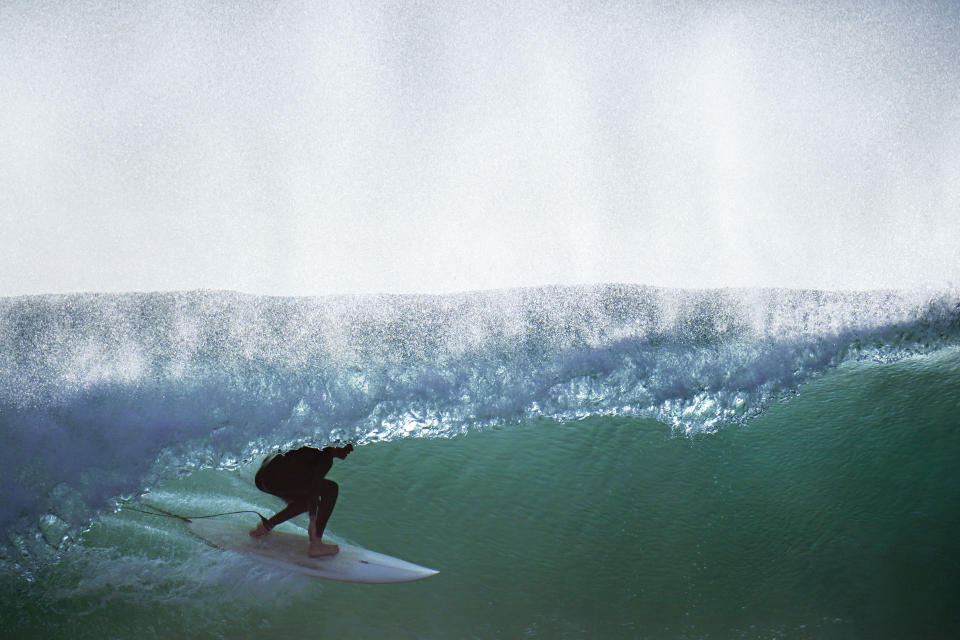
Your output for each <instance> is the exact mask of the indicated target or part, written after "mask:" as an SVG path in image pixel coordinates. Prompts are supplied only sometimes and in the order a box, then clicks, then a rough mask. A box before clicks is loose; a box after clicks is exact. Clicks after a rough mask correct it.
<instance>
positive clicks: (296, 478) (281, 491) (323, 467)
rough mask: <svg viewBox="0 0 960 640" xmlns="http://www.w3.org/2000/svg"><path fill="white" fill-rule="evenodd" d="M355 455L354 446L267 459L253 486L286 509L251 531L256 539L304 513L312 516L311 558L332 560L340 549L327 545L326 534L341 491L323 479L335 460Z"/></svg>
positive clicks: (300, 451)
mask: <svg viewBox="0 0 960 640" xmlns="http://www.w3.org/2000/svg"><path fill="white" fill-rule="evenodd" d="M351 451H353V445H352V444H347V445H346V446H343V447H324V448H323V450H317V449H314V448H313V447H301V448H300V449H296V450H294V451H288V452H286V453H275V454H273V455H270V456H267V457H266V458H265V459H264V461H263V464H261V465H260V470H259V471H257V475H256V478H255V480H254V482H255V483H256V485H257V488H258V489H260V491H265V492H266V493H269V494H272V495H275V496H277V497H278V498H282V499H283V500H284V501H286V503H287V508H286V509H284V510H282V511H280V512H278V513H277V514H276V515H274V516H273V517H272V518H268V519H265V520H264V521H263V522H261V523H260V524H258V525H257V526H256V527H255V528H253V529H251V530H250V535H251V536H252V537H254V538H261V537H263V536H265V535H267V534H268V533H270V530H271V529H273V528H274V527H275V526H277V525H278V524H280V523H281V522H286V521H287V520H289V519H290V518H294V517H296V516H298V515H300V514H301V513H305V512H309V513H310V526H309V528H308V529H307V533H308V534H309V536H310V546H309V548H308V550H307V555H309V556H311V557H317V556H329V555H333V554H335V553H337V551H339V550H340V548H339V547H338V546H337V545H335V544H324V542H323V531H324V529H326V527H327V521H328V520H329V519H330V514H331V513H332V512H333V507H334V505H335V504H336V503H337V493H338V492H339V487H338V486H337V483H336V482H334V481H333V480H328V479H327V478H325V477H324V476H326V475H327V472H328V471H330V467H331V466H333V459H334V458H340V459H341V460H343V459H344V458H346V457H347V454H348V453H350V452H351Z"/></svg>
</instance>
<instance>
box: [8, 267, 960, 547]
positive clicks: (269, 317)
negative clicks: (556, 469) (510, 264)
mask: <svg viewBox="0 0 960 640" xmlns="http://www.w3.org/2000/svg"><path fill="white" fill-rule="evenodd" d="M958 301H960V297H958V295H957V293H956V292H943V291H940V292H929V291H928V292H922V291H920V292H902V291H882V292H846V293H844V292H822V291H792V290H771V289H764V290H704V291H686V290H669V289H656V288H649V287H640V286H629V285H608V286H600V287H545V288H537V289H521V290H509V291H493V292H476V293H469V294H461V295H451V296H422V295H417V296H362V297H346V296H345V297H327V298H274V297H257V296H247V295H242V294H237V293H230V292H206V291H197V292H183V293H154V294H122V295H107V294H87V295H71V296H30V297H20V298H7V299H2V300H0V355H2V358H0V427H2V428H0V432H2V434H3V439H4V446H3V447H2V449H0V486H3V498H2V503H3V504H4V505H5V506H4V509H3V511H2V514H0V528H2V529H3V530H5V531H6V532H7V535H8V538H9V540H10V545H9V546H8V547H7V549H6V551H5V554H6V558H7V561H8V563H10V562H13V560H11V559H12V558H15V557H18V555H19V556H36V555H37V554H42V553H48V552H49V550H50V549H56V548H57V547H58V546H60V545H61V543H62V542H63V541H64V540H69V539H70V538H71V537H73V536H75V534H76V532H77V531H78V530H79V528H80V527H82V526H83V525H84V524H85V523H86V522H89V520H90V518H91V517H93V515H94V514H95V513H96V512H97V511H98V510H101V509H104V508H109V507H110V506H111V505H112V504H115V502H116V500H118V499H124V498H125V497H128V496H132V495H136V494H138V493H140V492H142V491H143V490H145V489H146V488H148V487H150V486H151V485H153V484H154V483H156V482H157V481H158V480H160V479H163V478H167V477H171V476H175V475H177V474H181V473H185V472H189V471H191V470H194V469H197V468H201V467H210V466H212V467H219V468H235V467H236V466H238V465H241V464H244V463H246V462H249V461H252V460H255V459H258V458H259V457H260V456H261V455H262V454H263V453H264V452H265V451H269V450H272V449H274V448H276V447H278V446H292V445H296V444H300V443H316V444H320V443H325V442H329V441H331V440H334V439H353V440H355V441H358V442H359V443H365V442H372V441H377V440H390V439H396V438H402V437H409V436H420V437H442V436H452V435H456V434H460V433H463V432H465V431H469V430H472V429H478V428H485V427H491V426H497V425H507V424H514V423H518V422H522V421H527V420H536V419H540V418H549V419H552V420H557V421H561V422H562V421H569V420H576V419H581V418H585V417H590V416H614V415H616V416H640V417H651V418H655V419H657V420H660V421H661V422H664V423H666V424H669V425H671V426H672V427H673V428H674V429H675V430H676V431H677V432H678V433H685V434H700V433H709V432H713V431H716V430H717V429H719V428H722V426H723V425H725V424H731V423H742V422H744V421H747V420H750V419H751V418H753V417H755V416H757V415H759V414H760V413H762V412H763V411H764V410H765V408H766V407H768V406H769V404H770V403H771V402H772V401H774V400H775V399H777V398H782V397H785V396H788V395H790V394H793V393H796V392H797V390H798V389H799V388H800V387H801V386H802V385H803V384H804V383H805V382H807V381H809V380H811V379H813V378H815V377H816V376H819V375H821V374H822V373H824V372H825V371H827V370H829V369H831V368H834V367H837V366H839V365H841V364H843V363H844V362H847V361H850V360H861V359H874V360H879V361H885V362H886V361H893V360H898V359H901V358H903V357H906V356H909V355H915V354H923V353H930V352H933V351H936V350H939V349H943V348H947V347H951V346H954V345H957V344H958V343H960V302H958Z"/></svg>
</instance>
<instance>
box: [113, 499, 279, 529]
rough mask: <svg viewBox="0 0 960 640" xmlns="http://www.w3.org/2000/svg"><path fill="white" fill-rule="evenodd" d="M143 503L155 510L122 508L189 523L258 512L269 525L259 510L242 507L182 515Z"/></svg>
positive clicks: (132, 507) (125, 506)
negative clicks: (232, 509) (235, 509)
mask: <svg viewBox="0 0 960 640" xmlns="http://www.w3.org/2000/svg"><path fill="white" fill-rule="evenodd" d="M142 504H143V506H145V507H149V508H150V509H153V511H147V510H146V509H138V508H137V507H134V506H131V505H128V504H125V505H123V507H122V508H123V509H129V510H131V511H136V512H138V513H145V514H147V515H150V516H162V517H167V518H177V519H178V520H182V521H183V522H186V523H188V524H189V523H190V522H192V521H194V520H201V519H203V518H219V517H220V516H232V515H235V514H238V513H254V514H256V515H257V516H259V518H260V520H261V521H262V522H263V526H267V519H266V517H264V515H263V514H262V513H260V512H259V511H253V510H252V509H242V510H240V511H224V512H223V513H210V514H207V515H202V516H181V515H180V514H177V513H173V512H171V511H167V510H166V509H161V508H160V507H158V506H156V505H152V504H147V503H146V502H144V503H142Z"/></svg>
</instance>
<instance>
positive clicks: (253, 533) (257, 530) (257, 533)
mask: <svg viewBox="0 0 960 640" xmlns="http://www.w3.org/2000/svg"><path fill="white" fill-rule="evenodd" d="M268 533H270V529H267V528H266V527H265V526H263V523H262V522H261V523H260V524H258V525H257V526H256V527H254V528H253V529H250V537H251V538H262V537H263V536H265V535H267V534H268Z"/></svg>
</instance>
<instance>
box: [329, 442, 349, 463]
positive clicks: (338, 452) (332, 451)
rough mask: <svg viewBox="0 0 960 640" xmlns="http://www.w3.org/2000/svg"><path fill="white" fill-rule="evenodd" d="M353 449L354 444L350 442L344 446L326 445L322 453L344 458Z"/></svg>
mask: <svg viewBox="0 0 960 640" xmlns="http://www.w3.org/2000/svg"><path fill="white" fill-rule="evenodd" d="M351 451H353V445H352V444H349V443H348V444H346V445H345V446H342V447H324V448H323V451H321V453H322V454H323V455H325V456H331V457H334V458H340V459H341V460H343V459H344V458H346V457H347V454H348V453H350V452H351Z"/></svg>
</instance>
